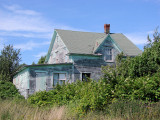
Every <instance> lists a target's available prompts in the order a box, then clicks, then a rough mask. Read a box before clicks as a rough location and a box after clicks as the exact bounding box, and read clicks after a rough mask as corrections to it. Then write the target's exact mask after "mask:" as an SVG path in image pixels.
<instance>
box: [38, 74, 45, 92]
mask: <svg viewBox="0 0 160 120" xmlns="http://www.w3.org/2000/svg"><path fill="white" fill-rule="evenodd" d="M44 90H46V73H45V72H40V73H36V91H44Z"/></svg>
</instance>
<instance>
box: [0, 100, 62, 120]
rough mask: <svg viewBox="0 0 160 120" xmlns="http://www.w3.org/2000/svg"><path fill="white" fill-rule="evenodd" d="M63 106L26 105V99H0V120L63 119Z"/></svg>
mask: <svg viewBox="0 0 160 120" xmlns="http://www.w3.org/2000/svg"><path fill="white" fill-rule="evenodd" d="M64 113H65V107H63V106H62V107H52V108H50V107H48V108H46V107H45V108H44V107H43V108H39V107H33V106H31V105H28V104H27V103H26V101H18V102H15V101H13V100H3V101H2V100H1V101H0V119H1V120H59V119H63V117H64Z"/></svg>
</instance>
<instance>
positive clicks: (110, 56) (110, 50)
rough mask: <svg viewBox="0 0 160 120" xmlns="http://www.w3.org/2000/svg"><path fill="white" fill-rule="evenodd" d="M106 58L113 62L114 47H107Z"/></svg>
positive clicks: (107, 60)
mask: <svg viewBox="0 0 160 120" xmlns="http://www.w3.org/2000/svg"><path fill="white" fill-rule="evenodd" d="M104 60H105V61H106V62H113V48H106V49H105V54H104Z"/></svg>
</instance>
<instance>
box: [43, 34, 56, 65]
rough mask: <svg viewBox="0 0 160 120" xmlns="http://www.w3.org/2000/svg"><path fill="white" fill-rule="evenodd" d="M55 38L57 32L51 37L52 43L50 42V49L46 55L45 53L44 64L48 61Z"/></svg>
mask: <svg viewBox="0 0 160 120" xmlns="http://www.w3.org/2000/svg"><path fill="white" fill-rule="evenodd" d="M56 36H57V32H56V31H54V34H53V37H52V41H51V44H50V47H49V49H48V53H47V56H46V59H45V63H47V62H48V60H49V57H50V54H51V51H52V48H53V45H54V41H55V39H56Z"/></svg>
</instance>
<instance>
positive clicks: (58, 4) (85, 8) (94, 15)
mask: <svg viewBox="0 0 160 120" xmlns="http://www.w3.org/2000/svg"><path fill="white" fill-rule="evenodd" d="M104 24H110V31H111V32H112V33H123V34H124V35H126V36H127V37H128V38H129V39H130V40H131V41H132V42H133V43H134V44H136V45H137V46H138V47H139V48H140V49H141V50H143V46H144V45H145V44H146V43H147V35H150V36H152V35H153V33H154V30H155V29H156V28H157V27H158V26H159V25H160V0H0V50H2V49H3V47H4V45H9V44H10V45H13V46H14V48H15V49H21V58H22V61H21V63H25V64H28V65H29V64H32V62H35V63H37V62H38V60H39V58H40V57H41V56H44V55H46V54H47V52H48V49H49V45H50V42H51V39H52V36H53V32H54V29H65V30H75V31H87V32H100V33H103V32H104Z"/></svg>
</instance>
